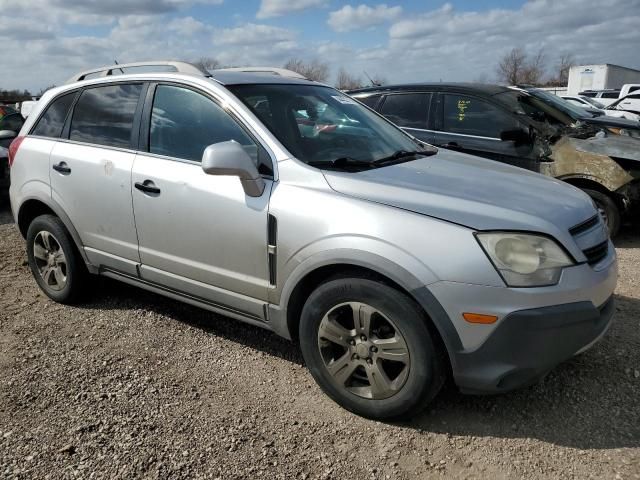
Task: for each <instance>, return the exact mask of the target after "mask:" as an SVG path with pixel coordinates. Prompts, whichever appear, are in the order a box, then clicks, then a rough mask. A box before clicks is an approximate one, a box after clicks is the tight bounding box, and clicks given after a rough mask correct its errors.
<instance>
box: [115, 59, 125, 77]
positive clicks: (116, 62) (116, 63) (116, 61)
mask: <svg viewBox="0 0 640 480" xmlns="http://www.w3.org/2000/svg"><path fill="white" fill-rule="evenodd" d="M113 64H114V65H120V64H119V63H118V60H116V59H115V58H114V59H113ZM118 70H120V71H121V72H122V74H123V75H124V70H123V69H121V68H119V69H118Z"/></svg>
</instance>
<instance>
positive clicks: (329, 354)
mask: <svg viewBox="0 0 640 480" xmlns="http://www.w3.org/2000/svg"><path fill="white" fill-rule="evenodd" d="M427 322H428V319H427V318H426V317H425V315H424V312H422V310H421V309H420V307H419V306H418V305H417V304H416V303H415V302H414V301H413V300H411V299H410V298H408V297H407V296H406V295H404V294H402V293H401V292H399V291H397V290H395V289H394V288H391V287H389V286H387V285H385V284H383V283H380V282H377V281H373V280H368V279H362V278H344V279H337V280H332V281H329V282H327V283H325V284H323V285H321V286H320V287H318V288H317V289H316V290H315V291H314V292H313V293H312V294H311V295H310V296H309V298H308V300H307V302H306V303H305V305H304V308H303V310H302V317H301V324H300V346H301V349H302V354H303V356H304V359H305V362H306V364H307V366H308V368H309V370H310V371H311V374H312V375H313V377H314V379H315V380H316V382H317V383H318V384H319V385H320V387H321V388H322V390H323V391H324V392H325V393H326V394H327V395H329V397H331V398H332V399H333V400H334V401H335V402H337V403H338V404H340V405H341V406H343V407H344V408H346V409H347V410H349V411H351V412H354V413H356V414H358V415H362V416H364V417H369V418H375V419H379V420H383V419H396V418H401V417H402V418H407V417H411V416H413V415H415V414H417V413H419V412H420V411H421V410H422V409H423V408H424V407H426V405H427V404H428V403H429V401H430V400H431V399H432V398H433V397H434V396H435V395H436V394H437V393H438V392H439V391H440V388H441V387H442V385H443V383H444V380H445V367H444V361H443V358H442V352H439V351H438V349H437V347H436V344H435V342H434V341H433V338H432V335H431V333H430V331H429V328H428V327H427Z"/></svg>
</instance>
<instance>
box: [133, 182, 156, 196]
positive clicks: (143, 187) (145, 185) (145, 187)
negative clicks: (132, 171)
mask: <svg viewBox="0 0 640 480" xmlns="http://www.w3.org/2000/svg"><path fill="white" fill-rule="evenodd" d="M134 186H135V187H136V188H137V189H138V190H140V191H141V192H144V193H152V194H154V195H160V189H159V188H158V187H156V184H155V183H153V182H152V181H151V180H145V181H144V182H136V183H135V184H134Z"/></svg>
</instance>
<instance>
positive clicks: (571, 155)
mask: <svg viewBox="0 0 640 480" xmlns="http://www.w3.org/2000/svg"><path fill="white" fill-rule="evenodd" d="M349 93H350V94H351V95H352V96H353V97H354V98H356V99H358V100H359V101H361V102H363V103H365V104H366V105H368V106H370V107H371V108H373V109H375V110H377V111H378V112H380V113H381V114H382V115H384V116H386V117H387V118H388V119H389V120H391V121H392V122H394V123H396V124H397V125H399V126H401V127H402V128H404V129H405V130H407V131H408V132H409V133H411V134H412V135H414V136H416V137H417V138H419V139H420V140H423V141H425V142H428V143H430V144H433V145H436V146H440V147H444V148H448V149H451V150H456V151H460V152H465V153H469V154H472V155H477V156H480V157H484V158H488V159H491V160H497V161H499V162H503V163H507V164H510V165H515V166H518V167H522V168H526V169H528V170H533V171H535V172H539V173H542V174H545V175H548V176H551V177H556V178H558V179H561V180H563V181H565V182H567V183H570V184H572V185H574V186H576V187H578V188H581V189H582V190H584V191H585V192H586V193H587V194H589V195H590V196H591V197H592V198H593V200H594V201H595V202H596V204H597V205H598V208H599V210H600V211H601V213H602V215H603V217H604V218H605V219H606V222H607V225H608V227H609V231H610V232H611V234H612V235H615V234H616V233H617V231H618V229H619V226H620V223H621V218H622V216H623V215H625V214H629V216H630V213H631V212H632V211H633V209H635V208H637V207H638V205H640V182H639V181H638V180H639V179H640V168H638V165H639V162H640V148H639V146H640V142H639V141H638V140H637V139H634V138H630V137H625V136H622V135H613V134H607V133H606V132H604V131H603V130H602V128H600V127H597V126H595V125H591V124H588V123H585V122H582V121H576V120H574V118H573V117H572V116H571V115H569V114H568V113H567V112H568V111H570V110H571V109H572V108H571V105H569V108H567V107H566V105H564V104H565V103H566V102H565V101H564V100H562V99H560V98H557V97H555V96H554V95H552V94H549V95H551V96H552V97H555V98H556V99H557V101H556V102H553V103H552V102H547V101H545V100H544V99H541V98H539V97H537V96H535V95H533V94H532V92H530V91H527V90H523V89H520V88H514V87H503V86H498V85H483V84H456V83H450V84H447V83H432V84H428V83H425V84H413V85H395V86H393V85H391V86H384V87H371V88H366V89H360V90H355V91H352V92H349ZM556 103H557V104H560V105H561V106H562V107H563V109H560V108H558V107H557V106H556V105H555V104H556ZM575 108H578V107H575ZM611 120H612V121H622V120H619V119H611Z"/></svg>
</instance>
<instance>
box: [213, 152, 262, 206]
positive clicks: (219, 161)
mask: <svg viewBox="0 0 640 480" xmlns="http://www.w3.org/2000/svg"><path fill="white" fill-rule="evenodd" d="M202 170H204V173H206V174H208V175H231V176H235V177H239V178H240V183H241V184H242V188H243V189H244V192H245V193H246V194H247V195H249V196H250V197H259V196H260V195H262V192H264V188H265V183H264V180H263V179H262V177H261V176H260V174H259V173H258V168H257V167H256V165H255V164H254V163H253V160H251V157H250V156H249V154H248V153H247V152H245V151H244V149H243V148H242V146H240V144H239V143H238V142H234V141H233V140H230V141H228V142H220V143H214V144H213V145H209V146H208V147H207V148H206V149H205V151H204V153H203V154H202Z"/></svg>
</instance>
